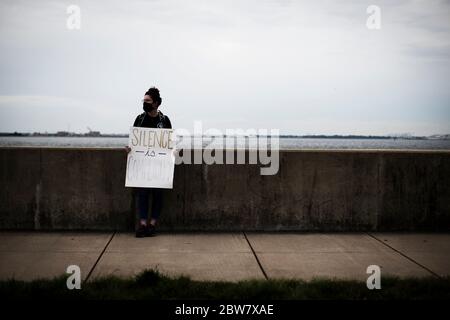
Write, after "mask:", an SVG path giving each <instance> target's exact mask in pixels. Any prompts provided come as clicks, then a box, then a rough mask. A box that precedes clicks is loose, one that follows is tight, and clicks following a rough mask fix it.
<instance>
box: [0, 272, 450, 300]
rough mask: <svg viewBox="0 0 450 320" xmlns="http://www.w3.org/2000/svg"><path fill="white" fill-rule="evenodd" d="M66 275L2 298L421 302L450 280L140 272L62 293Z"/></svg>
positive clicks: (14, 288) (6, 284) (0, 287)
mask: <svg viewBox="0 0 450 320" xmlns="http://www.w3.org/2000/svg"><path fill="white" fill-rule="evenodd" d="M66 279H67V276H66V275H64V276H61V277H58V278H54V279H49V280H34V281H30V282H26V281H18V280H5V281H0V294H1V296H2V297H4V298H7V299H63V300H67V299H82V300H83V299H88V300H89V299H96V300H98V299H100V300H111V299H112V300H116V299H126V300H129V299H131V300H141V299H147V300H173V299H214V300H215V299H240V300H247V299H264V300H327V299H338V300H405V299H407V300H411V299H413V300H416V299H418V300H423V299H450V277H446V278H441V279H438V278H431V277H430V278H394V277H383V278H382V280H381V287H382V288H381V290H369V289H367V287H366V283H365V282H364V281H351V280H335V279H315V280H311V281H303V280H246V281H240V282H235V283H233V282H219V281H194V280H191V279H190V278H188V277H168V276H166V275H163V274H161V273H160V272H158V271H154V270H146V271H144V272H142V273H140V274H139V275H138V276H136V277H134V278H118V277H112V276H109V277H104V278H99V279H95V280H93V281H90V282H88V283H82V285H81V290H68V289H67V287H66Z"/></svg>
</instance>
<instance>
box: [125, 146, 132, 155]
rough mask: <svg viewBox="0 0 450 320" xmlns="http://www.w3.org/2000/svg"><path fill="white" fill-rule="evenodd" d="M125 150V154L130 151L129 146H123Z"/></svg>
mask: <svg viewBox="0 0 450 320" xmlns="http://www.w3.org/2000/svg"><path fill="white" fill-rule="evenodd" d="M125 151H126V152H127V154H128V153H130V151H131V148H130V147H129V146H125Z"/></svg>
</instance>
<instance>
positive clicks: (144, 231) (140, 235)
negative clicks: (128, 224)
mask: <svg viewBox="0 0 450 320" xmlns="http://www.w3.org/2000/svg"><path fill="white" fill-rule="evenodd" d="M146 234H147V227H146V226H144V225H140V226H139V227H138V229H137V230H136V238H143V237H145V236H146Z"/></svg>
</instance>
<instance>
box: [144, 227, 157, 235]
mask: <svg viewBox="0 0 450 320" xmlns="http://www.w3.org/2000/svg"><path fill="white" fill-rule="evenodd" d="M146 229H147V230H146V233H145V236H146V237H154V236H155V235H156V228H155V226H154V225H152V224H149V225H148V226H147V228H146Z"/></svg>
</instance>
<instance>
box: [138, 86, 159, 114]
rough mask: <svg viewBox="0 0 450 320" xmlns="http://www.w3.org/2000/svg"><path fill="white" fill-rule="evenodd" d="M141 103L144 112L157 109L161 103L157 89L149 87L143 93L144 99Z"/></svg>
mask: <svg viewBox="0 0 450 320" xmlns="http://www.w3.org/2000/svg"><path fill="white" fill-rule="evenodd" d="M142 101H143V103H144V110H145V111H147V112H150V111H152V110H153V109H158V107H159V106H160V105H161V102H162V98H161V96H160V95H159V90H158V88H155V87H151V88H150V89H148V90H147V92H145V95H144V99H143V100H142Z"/></svg>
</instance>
